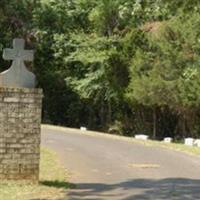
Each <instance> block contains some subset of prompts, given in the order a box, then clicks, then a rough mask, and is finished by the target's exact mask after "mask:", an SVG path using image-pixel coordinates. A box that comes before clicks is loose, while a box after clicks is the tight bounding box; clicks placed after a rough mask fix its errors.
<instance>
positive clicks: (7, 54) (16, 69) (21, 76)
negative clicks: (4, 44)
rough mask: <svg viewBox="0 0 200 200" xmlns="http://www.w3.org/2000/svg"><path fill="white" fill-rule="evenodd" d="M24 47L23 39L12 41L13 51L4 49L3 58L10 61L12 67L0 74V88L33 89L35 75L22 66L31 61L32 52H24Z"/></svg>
mask: <svg viewBox="0 0 200 200" xmlns="http://www.w3.org/2000/svg"><path fill="white" fill-rule="evenodd" d="M24 47H25V41H24V40H23V39H14V40H13V49H4V52H3V58H4V59H5V60H12V65H11V67H10V68H9V69H8V70H6V71H4V72H2V73H1V74H0V87H17V88H34V87H35V82H36V78H35V75H34V74H33V73H32V72H30V71H28V70H27V68H26V66H25V64H24V61H33V57H34V51H33V50H25V49H24Z"/></svg>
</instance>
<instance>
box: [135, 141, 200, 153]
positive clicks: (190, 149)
mask: <svg viewBox="0 0 200 200" xmlns="http://www.w3.org/2000/svg"><path fill="white" fill-rule="evenodd" d="M134 141H136V142H139V143H141V144H144V145H146V146H157V147H164V148H168V149H172V150H176V151H180V152H184V153H187V154H190V155H197V156H200V148H199V147H190V146H186V145H184V144H181V143H165V142H158V141H153V140H147V141H139V140H134Z"/></svg>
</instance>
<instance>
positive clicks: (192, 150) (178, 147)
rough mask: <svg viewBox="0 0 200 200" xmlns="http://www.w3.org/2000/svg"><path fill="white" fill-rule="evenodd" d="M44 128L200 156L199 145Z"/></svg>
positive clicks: (69, 129) (44, 126) (77, 130)
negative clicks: (192, 145)
mask: <svg viewBox="0 0 200 200" xmlns="http://www.w3.org/2000/svg"><path fill="white" fill-rule="evenodd" d="M42 128H43V129H50V130H55V131H61V132H63V133H68V132H71V133H74V134H81V135H82V134H84V135H87V136H91V137H101V138H102V137H105V138H108V139H113V140H123V141H127V142H131V143H139V144H142V145H145V146H154V147H155V146H156V147H163V148H168V149H171V150H175V151H179V152H184V153H186V154H189V155H197V156H200V148H199V147H190V146H186V145H184V144H181V143H170V144H168V143H164V142H160V141H154V140H147V141H142V140H136V139H134V138H132V137H124V136H119V135H112V134H107V133H100V132H96V131H84V132H83V131H80V130H79V129H73V128H66V127H60V126H53V125H47V124H43V125H42Z"/></svg>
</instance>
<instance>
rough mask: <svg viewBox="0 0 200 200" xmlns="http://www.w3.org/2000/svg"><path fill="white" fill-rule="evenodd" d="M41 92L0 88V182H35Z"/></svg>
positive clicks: (37, 167) (37, 173) (37, 90)
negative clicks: (3, 180) (1, 180)
mask: <svg viewBox="0 0 200 200" xmlns="http://www.w3.org/2000/svg"><path fill="white" fill-rule="evenodd" d="M42 97H43V93H42V90H41V89H21V88H0V179H5V180H31V181H38V178H39V160H40V138H41V136H40V126H41V108H42Z"/></svg>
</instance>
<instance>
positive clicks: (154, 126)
mask: <svg viewBox="0 0 200 200" xmlns="http://www.w3.org/2000/svg"><path fill="white" fill-rule="evenodd" d="M156 125H157V114H156V107H154V108H153V139H156V136H157V132H156V131H157V127H156Z"/></svg>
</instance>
